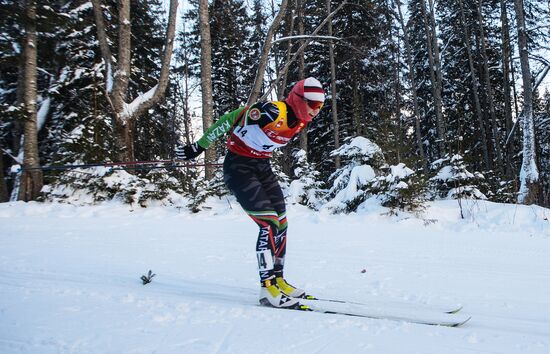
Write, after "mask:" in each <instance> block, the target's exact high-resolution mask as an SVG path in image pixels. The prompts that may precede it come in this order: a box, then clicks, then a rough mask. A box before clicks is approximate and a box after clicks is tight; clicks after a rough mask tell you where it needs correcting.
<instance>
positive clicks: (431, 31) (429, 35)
mask: <svg viewBox="0 0 550 354" xmlns="http://www.w3.org/2000/svg"><path fill="white" fill-rule="evenodd" d="M420 9H421V11H422V17H423V22H424V29H425V31H426V44H427V47H428V48H427V49H428V61H429V63H430V82H431V84H432V93H433V100H434V108H435V117H436V125H437V146H438V148H439V154H440V156H443V155H444V154H445V153H446V148H445V130H444V129H445V126H444V122H443V103H442V98H441V87H440V84H439V79H438V78H439V77H440V76H441V74H440V73H437V66H438V65H439V64H438V63H439V58H437V61H436V59H435V49H434V46H437V35H436V33H435V27H434V28H431V20H430V19H429V18H428V13H427V10H426V1H425V0H422V3H421V4H420ZM430 13H431V12H430ZM437 53H438V54H437V55H438V56H439V49H437ZM436 64H437V65H436ZM439 71H440V69H439Z"/></svg>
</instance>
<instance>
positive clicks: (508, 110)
mask: <svg viewBox="0 0 550 354" xmlns="http://www.w3.org/2000/svg"><path fill="white" fill-rule="evenodd" d="M500 22H501V24H502V28H501V32H502V36H501V38H502V44H501V46H502V76H503V84H504V115H505V120H506V136H510V134H511V132H512V127H513V122H512V106H511V99H512V98H511V93H510V56H511V49H510V28H509V24H508V14H507V11H506V2H505V0H500ZM513 153H514V151H513V144H512V143H509V142H508V139H507V141H506V176H508V178H512V177H513V173H514V172H513V169H512V155H513Z"/></svg>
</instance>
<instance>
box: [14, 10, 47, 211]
mask: <svg viewBox="0 0 550 354" xmlns="http://www.w3.org/2000/svg"><path fill="white" fill-rule="evenodd" d="M25 5H26V6H25V32H26V33H25V48H24V51H25V55H24V57H25V76H24V77H25V79H24V87H25V93H24V104H25V117H24V119H25V122H24V143H23V150H24V159H23V168H24V170H23V172H22V174H21V179H20V185H19V194H18V197H17V198H18V200H23V201H26V202H27V201H30V200H34V199H36V197H38V195H39V193H40V190H41V189H42V186H43V178H42V171H41V170H40V169H37V170H31V171H28V170H25V168H37V167H40V160H39V157H38V126H37V117H36V91H37V89H36V76H37V45H38V43H37V36H36V0H28V1H27V2H26V4H25Z"/></svg>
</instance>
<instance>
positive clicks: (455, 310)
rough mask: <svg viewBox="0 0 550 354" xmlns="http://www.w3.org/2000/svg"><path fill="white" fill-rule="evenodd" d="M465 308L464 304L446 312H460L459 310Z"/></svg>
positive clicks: (451, 313)
mask: <svg viewBox="0 0 550 354" xmlns="http://www.w3.org/2000/svg"><path fill="white" fill-rule="evenodd" d="M463 308H464V306H462V305H460V306H458V307H457V308H456V309H454V310H450V311H445V313H448V314H449V315H453V314H455V313H458V312H460V311H462V309H463Z"/></svg>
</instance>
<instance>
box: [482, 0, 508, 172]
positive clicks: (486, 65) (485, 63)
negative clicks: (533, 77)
mask: <svg viewBox="0 0 550 354" xmlns="http://www.w3.org/2000/svg"><path fill="white" fill-rule="evenodd" d="M482 4H483V0H479V2H478V6H477V17H478V25H479V40H480V42H481V57H482V59H483V71H484V72H485V75H484V77H485V86H486V88H487V104H488V106H489V114H490V117H491V126H492V130H493V146H494V149H495V154H496V162H497V166H496V169H497V171H498V174H499V175H502V173H503V160H502V152H501V150H500V144H501V139H500V132H499V130H498V124H497V117H496V113H495V104H494V101H493V98H494V97H493V96H494V94H493V85H492V84H491V76H490V75H489V58H488V56H487V43H486V42H485V30H484V28H483V23H484V20H483V14H482V12H481V11H482Z"/></svg>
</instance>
